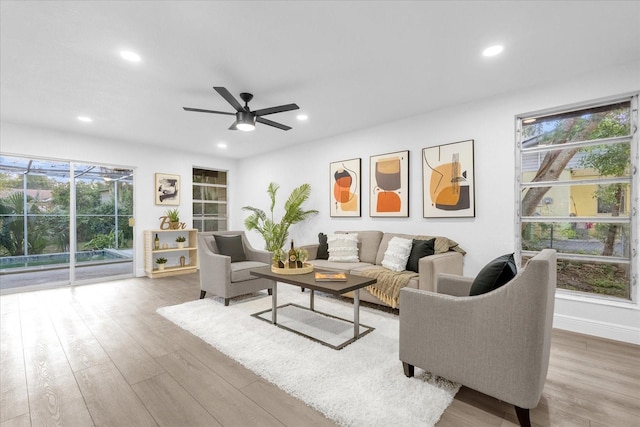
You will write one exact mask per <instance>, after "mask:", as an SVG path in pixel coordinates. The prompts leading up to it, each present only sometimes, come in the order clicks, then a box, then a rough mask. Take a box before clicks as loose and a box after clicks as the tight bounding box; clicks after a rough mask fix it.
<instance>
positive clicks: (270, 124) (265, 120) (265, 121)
mask: <svg viewBox="0 0 640 427" xmlns="http://www.w3.org/2000/svg"><path fill="white" fill-rule="evenodd" d="M256 122H259V123H262V124H263V125H269V126H273V127H274V128H278V129H282V130H289V129H291V127H290V126H286V125H283V124H281V123H276V122H274V121H271V120H267V119H263V118H262V117H256Z"/></svg>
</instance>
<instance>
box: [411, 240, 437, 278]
mask: <svg viewBox="0 0 640 427" xmlns="http://www.w3.org/2000/svg"><path fill="white" fill-rule="evenodd" d="M435 241H436V239H435V238H433V239H429V240H416V239H413V242H412V243H411V254H410V255H409V259H408V260H407V270H411V271H415V272H416V273H418V261H420V258H422V257H425V256H429V255H433V254H434V244H435Z"/></svg>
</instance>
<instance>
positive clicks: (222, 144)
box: [218, 142, 227, 148]
mask: <svg viewBox="0 0 640 427" xmlns="http://www.w3.org/2000/svg"><path fill="white" fill-rule="evenodd" d="M218 148H227V144H225V143H224V142H220V143H218Z"/></svg>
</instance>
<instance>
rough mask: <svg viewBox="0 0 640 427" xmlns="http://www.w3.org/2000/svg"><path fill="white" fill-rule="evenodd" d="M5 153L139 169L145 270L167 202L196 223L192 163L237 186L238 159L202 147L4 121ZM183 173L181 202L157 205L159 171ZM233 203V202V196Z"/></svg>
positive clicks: (138, 219) (0, 136)
mask: <svg viewBox="0 0 640 427" xmlns="http://www.w3.org/2000/svg"><path fill="white" fill-rule="evenodd" d="M0 141H2V142H1V144H2V145H1V146H0V149H1V150H2V153H3V154H7V155H9V154H13V155H18V156H33V157H36V158H50V159H60V160H68V161H78V162H87V163H98V164H105V165H110V166H122V167H127V168H131V169H133V170H134V175H133V180H134V200H135V202H134V218H135V227H134V236H136V240H135V248H136V253H135V274H136V276H144V251H143V247H144V246H143V245H144V234H143V232H144V230H148V229H158V228H160V220H159V219H158V218H159V217H160V216H162V215H164V212H165V211H166V210H167V208H176V207H177V208H178V209H179V210H180V214H181V215H180V216H181V218H180V221H181V222H184V223H186V224H187V227H188V228H191V224H192V216H193V206H192V203H191V185H192V172H193V171H192V168H193V167H204V168H211V169H220V170H228V171H229V173H228V177H229V186H230V188H233V187H234V178H235V177H236V174H235V169H236V164H237V162H236V161H235V160H228V159H221V158H215V157H211V156H206V155H203V154H201V153H189V152H184V151H183V150H182V148H177V149H176V150H175V151H167V150H159V149H157V148H155V147H152V146H150V145H142V144H132V143H130V142H126V141H116V140H106V139H98V138H92V137H88V136H84V135H78V134H69V133H62V132H55V131H51V130H45V129H38V128H33V127H25V126H21V125H16V124H11V123H6V122H3V123H2V125H1V127H0ZM156 172H160V173H168V174H175V175H180V178H181V187H182V189H181V190H182V196H181V198H180V205H179V206H156V205H155V202H154V196H155V192H154V190H155V181H154V180H155V173H156ZM230 199H231V200H230V202H229V205H230V206H231V207H232V206H233V203H232V202H233V198H232V197H231V198H230Z"/></svg>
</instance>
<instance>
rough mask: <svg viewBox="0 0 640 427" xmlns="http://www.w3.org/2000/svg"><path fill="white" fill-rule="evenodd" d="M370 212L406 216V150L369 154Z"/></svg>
mask: <svg viewBox="0 0 640 427" xmlns="http://www.w3.org/2000/svg"><path fill="white" fill-rule="evenodd" d="M369 174H370V178H369V216H371V217H408V216H409V151H408V150H407V151H397V152H395V153H388V154H381V155H378V156H371V158H370V165H369Z"/></svg>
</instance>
